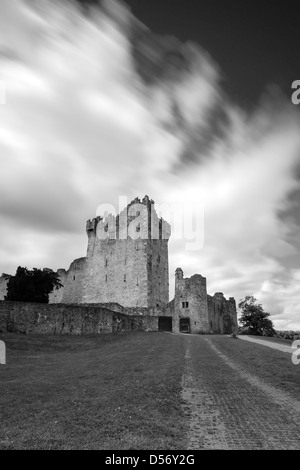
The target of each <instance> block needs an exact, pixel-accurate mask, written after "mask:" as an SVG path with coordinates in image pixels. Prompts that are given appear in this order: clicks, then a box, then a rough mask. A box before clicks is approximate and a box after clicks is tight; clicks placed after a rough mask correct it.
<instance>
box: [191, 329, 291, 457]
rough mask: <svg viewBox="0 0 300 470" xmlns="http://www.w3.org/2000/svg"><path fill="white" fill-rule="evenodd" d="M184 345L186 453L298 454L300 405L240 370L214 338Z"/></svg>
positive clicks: (201, 339) (244, 370) (193, 340)
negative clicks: (262, 451) (291, 451)
mask: <svg viewBox="0 0 300 470" xmlns="http://www.w3.org/2000/svg"><path fill="white" fill-rule="evenodd" d="M232 341H235V340H232ZM185 342H186V354H185V373H184V376H183V392H182V398H183V400H184V402H185V405H183V406H184V411H185V413H186V416H187V419H188V422H189V435H188V449H300V433H299V423H300V401H298V400H296V399H295V398H292V397H291V396H289V395H288V394H287V392H285V391H283V390H280V389H278V388H275V387H274V386H272V385H270V384H268V383H266V382H264V381H263V380H262V379H261V378H260V377H258V376H256V375H254V374H253V373H250V372H249V371H247V370H246V369H244V368H241V367H240V366H239V365H238V361H236V360H235V359H234V358H232V357H228V356H226V355H224V354H223V353H221V352H220V351H219V349H218V348H217V346H216V345H215V344H213V338H210V337H204V336H199V335H195V336H193V335H190V336H189V335H187V336H185Z"/></svg>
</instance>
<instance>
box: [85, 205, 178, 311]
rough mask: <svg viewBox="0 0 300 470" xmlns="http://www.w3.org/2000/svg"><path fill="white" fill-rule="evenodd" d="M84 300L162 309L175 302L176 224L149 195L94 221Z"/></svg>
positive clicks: (90, 222)
mask: <svg viewBox="0 0 300 470" xmlns="http://www.w3.org/2000/svg"><path fill="white" fill-rule="evenodd" d="M86 231H87V236H88V248H87V256H86V271H85V272H86V274H85V281H84V289H83V292H84V295H83V302H87V303H107V302H117V303H119V304H121V305H123V306H124V307H148V308H150V307H160V306H161V305H163V304H167V303H168V301H169V268H168V241H169V238H170V234H171V227H170V225H169V224H168V223H167V222H166V221H164V220H163V219H162V218H160V219H159V218H158V216H157V213H156V211H155V208H154V201H152V200H151V199H149V197H148V196H145V197H144V198H143V199H142V201H141V200H140V199H139V198H136V199H134V200H133V201H131V203H130V204H129V205H128V206H127V207H126V208H125V209H124V210H123V211H122V212H121V213H120V214H119V215H117V216H116V217H114V216H113V215H110V214H109V215H106V216H105V217H103V218H101V217H97V218H95V219H93V220H88V221H87V225H86Z"/></svg>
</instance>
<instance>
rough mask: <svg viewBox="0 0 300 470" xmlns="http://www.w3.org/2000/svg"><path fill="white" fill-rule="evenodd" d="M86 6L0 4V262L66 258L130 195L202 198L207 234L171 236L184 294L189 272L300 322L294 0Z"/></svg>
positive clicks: (277, 320)
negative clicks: (1, 94) (102, 211)
mask: <svg viewBox="0 0 300 470" xmlns="http://www.w3.org/2000/svg"><path fill="white" fill-rule="evenodd" d="M80 3H81V7H79V6H78V2H77V3H76V2H67V1H60V2H59V1H54V0H52V1H51V0H44V1H43V0H38V1H37V0H1V2H0V85H1V86H2V90H3V84H4V85H5V104H0V158H1V172H0V272H5V273H9V274H14V273H15V271H16V268H17V266H19V265H21V266H27V267H28V268H32V267H37V268H43V267H50V268H52V269H55V270H56V269H58V268H68V267H69V265H70V263H71V262H72V261H73V260H74V259H75V258H79V257H81V256H85V254H86V246H87V238H86V233H85V222H86V220H87V219H90V218H93V217H95V215H96V213H97V208H98V206H99V205H100V204H103V203H112V204H115V205H116V204H117V202H118V198H119V196H127V197H128V201H130V200H131V199H133V198H134V197H136V196H138V197H143V196H144V195H145V194H148V195H149V196H150V197H151V198H152V199H154V201H155V202H156V203H157V204H162V203H167V204H172V205H173V206H174V204H177V205H178V206H179V205H180V204H188V203H189V202H191V201H192V202H193V204H194V205H195V206H196V207H198V208H199V214H200V213H202V212H203V214H204V244H203V246H202V247H201V248H199V249H197V250H190V249H188V248H187V243H186V242H187V240H184V239H182V240H176V239H174V237H171V239H170V242H169V269H170V297H172V294H173V290H174V287H173V286H174V272H175V269H176V268H177V267H179V266H180V267H181V268H182V269H183V271H184V275H185V276H191V275H193V274H195V273H199V274H202V275H203V276H205V277H206V278H207V288H208V292H209V293H210V294H213V293H214V292H223V293H224V295H225V296H226V297H229V296H234V297H235V298H236V300H237V302H238V301H239V300H240V299H242V298H243V297H245V296H246V295H254V296H255V297H256V298H257V299H258V301H259V302H260V303H261V304H262V305H263V308H264V309H265V311H267V312H269V313H270V314H271V317H270V318H271V320H272V321H273V323H274V325H275V327H276V328H277V329H300V302H299V300H300V240H299V236H298V233H299V225H300V192H299V179H300V171H299V170H300V165H299V163H300V158H299V157H300V132H299V130H300V127H299V126H300V114H299V113H300V106H298V107H297V106H296V105H294V104H293V103H292V101H291V96H292V92H293V90H292V89H291V86H292V82H293V81H294V80H300V71H299V65H298V64H299V61H298V62H297V49H296V48H297V44H299V36H300V32H298V28H297V15H296V13H295V6H294V5H295V4H294V3H292V2H290V3H289V2H272V1H265V2H260V3H256V2H237V1H235V0H230V1H226V0H223V1H216V0H209V1H208V0H207V1H201V2H200V1H193V0H184V1H181V0H172V1H171V0H160V1H155V0H151V1H150V2H149V1H148V0H127V2H126V4H124V3H123V4H121V3H119V2H117V1H112V0H107V1H106V2H105V1H103V2H102V3H101V5H100V6H99V5H97V3H98V2H80ZM262 4H263V6H262ZM126 5H128V6H126ZM2 101H3V100H2ZM171 223H172V221H171Z"/></svg>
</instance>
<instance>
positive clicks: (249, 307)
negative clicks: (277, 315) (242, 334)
mask: <svg viewBox="0 0 300 470" xmlns="http://www.w3.org/2000/svg"><path fill="white" fill-rule="evenodd" d="M239 309H241V311H242V316H241V317H240V319H239V322H240V323H241V324H242V325H243V326H244V327H246V328H248V330H249V334H250V335H259V336H263V335H264V336H274V334H275V330H274V328H273V323H272V321H271V320H269V318H268V317H269V316H270V314H269V313H267V312H265V311H264V309H263V308H262V306H261V304H258V303H257V299H255V297H253V296H251V295H247V296H246V297H245V298H244V299H242V300H240V302H239Z"/></svg>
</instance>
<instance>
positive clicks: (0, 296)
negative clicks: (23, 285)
mask: <svg viewBox="0 0 300 470" xmlns="http://www.w3.org/2000/svg"><path fill="white" fill-rule="evenodd" d="M10 278H11V276H10V275H9V274H2V276H1V277H0V300H4V297H5V295H6V291H7V284H8V281H9V279H10Z"/></svg>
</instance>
